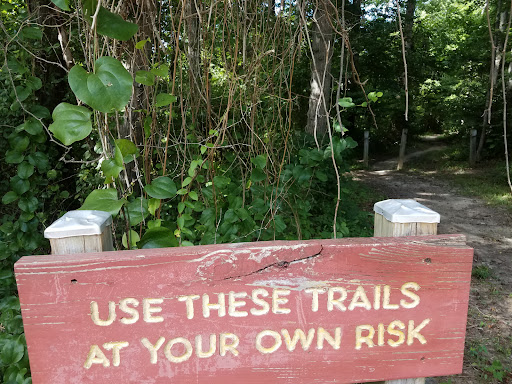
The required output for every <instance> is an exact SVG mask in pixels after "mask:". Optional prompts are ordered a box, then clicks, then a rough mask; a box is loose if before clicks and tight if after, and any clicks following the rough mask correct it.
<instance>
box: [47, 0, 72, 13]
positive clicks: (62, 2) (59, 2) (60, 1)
mask: <svg viewBox="0 0 512 384" xmlns="http://www.w3.org/2000/svg"><path fill="white" fill-rule="evenodd" d="M51 2H52V3H53V4H55V5H56V6H57V7H59V8H60V9H62V10H63V11H71V9H69V0H51Z"/></svg>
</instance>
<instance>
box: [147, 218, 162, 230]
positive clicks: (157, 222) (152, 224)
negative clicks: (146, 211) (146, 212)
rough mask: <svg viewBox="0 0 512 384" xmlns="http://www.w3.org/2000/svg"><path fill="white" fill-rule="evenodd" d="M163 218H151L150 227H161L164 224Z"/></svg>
mask: <svg viewBox="0 0 512 384" xmlns="http://www.w3.org/2000/svg"><path fill="white" fill-rule="evenodd" d="M162 221H163V220H162V219H158V220H149V221H148V229H153V228H160V227H161V226H162Z"/></svg>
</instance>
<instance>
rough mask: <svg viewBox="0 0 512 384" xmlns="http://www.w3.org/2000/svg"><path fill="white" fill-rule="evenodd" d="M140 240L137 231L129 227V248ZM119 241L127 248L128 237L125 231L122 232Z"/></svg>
mask: <svg viewBox="0 0 512 384" xmlns="http://www.w3.org/2000/svg"><path fill="white" fill-rule="evenodd" d="M139 240H140V236H139V234H138V233H137V232H135V231H134V230H133V229H130V248H132V249H133V248H135V247H136V246H137V243H138V242H139ZM121 243H122V244H123V247H125V248H128V239H127V236H126V232H125V233H123V237H122V239H121Z"/></svg>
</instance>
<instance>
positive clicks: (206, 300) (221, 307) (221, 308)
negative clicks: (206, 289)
mask: <svg viewBox="0 0 512 384" xmlns="http://www.w3.org/2000/svg"><path fill="white" fill-rule="evenodd" d="M217 297H218V298H219V299H218V300H219V302H218V303H217V304H210V296H208V295H207V294H206V293H205V294H204V295H203V316H204V317H210V311H211V310H212V309H213V310H217V311H218V314H219V317H224V316H226V299H225V297H224V294H223V293H219V294H218V295H217Z"/></svg>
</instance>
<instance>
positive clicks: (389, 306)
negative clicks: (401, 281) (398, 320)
mask: <svg viewBox="0 0 512 384" xmlns="http://www.w3.org/2000/svg"><path fill="white" fill-rule="evenodd" d="M390 299H391V287H390V286H389V285H385V286H384V300H383V303H382V308H383V309H398V308H399V306H398V304H390V303H389V301H390Z"/></svg>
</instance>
